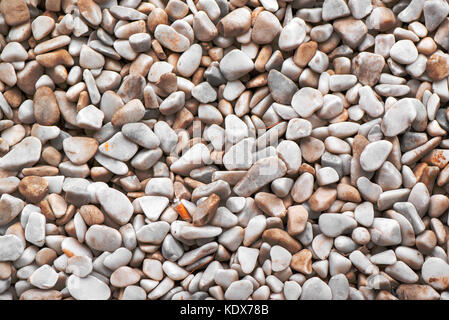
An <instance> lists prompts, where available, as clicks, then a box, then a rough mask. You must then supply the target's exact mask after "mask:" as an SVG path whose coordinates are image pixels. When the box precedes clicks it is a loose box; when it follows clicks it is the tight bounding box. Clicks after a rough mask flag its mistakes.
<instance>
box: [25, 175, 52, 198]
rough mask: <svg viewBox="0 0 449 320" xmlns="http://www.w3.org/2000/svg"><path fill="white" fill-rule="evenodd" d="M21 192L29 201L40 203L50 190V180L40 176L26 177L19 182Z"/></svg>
mask: <svg viewBox="0 0 449 320" xmlns="http://www.w3.org/2000/svg"><path fill="white" fill-rule="evenodd" d="M19 192H20V193H21V194H22V195H23V196H24V197H25V198H26V199H27V200H28V201H30V202H33V203H38V202H39V201H41V200H42V199H43V198H44V197H45V195H46V194H47V192H48V182H47V180H45V179H44V178H42V177H38V176H28V177H25V178H23V179H22V180H21V181H20V183H19Z"/></svg>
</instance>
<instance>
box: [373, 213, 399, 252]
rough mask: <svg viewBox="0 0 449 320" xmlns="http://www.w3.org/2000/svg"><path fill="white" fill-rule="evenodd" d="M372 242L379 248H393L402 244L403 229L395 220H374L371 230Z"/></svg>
mask: <svg viewBox="0 0 449 320" xmlns="http://www.w3.org/2000/svg"><path fill="white" fill-rule="evenodd" d="M370 233H371V241H373V242H374V243H375V244H377V245H379V246H392V245H397V244H399V243H401V240H402V237H401V228H400V226H399V223H398V222H397V221H396V220H393V219H386V218H374V220H373V224H372V225H371V229H370Z"/></svg>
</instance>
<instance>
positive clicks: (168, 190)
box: [145, 178, 174, 199]
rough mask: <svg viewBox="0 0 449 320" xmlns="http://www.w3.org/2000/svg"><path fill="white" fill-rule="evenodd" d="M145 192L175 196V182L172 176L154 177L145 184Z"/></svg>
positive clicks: (154, 194) (168, 196) (169, 196)
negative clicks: (171, 178)
mask: <svg viewBox="0 0 449 320" xmlns="http://www.w3.org/2000/svg"><path fill="white" fill-rule="evenodd" d="M145 194H147V195H150V196H152V195H153V196H164V197H167V198H170V199H171V198H173V196H174V189H173V182H172V181H171V180H170V178H152V179H150V181H148V183H147V185H146V186H145Z"/></svg>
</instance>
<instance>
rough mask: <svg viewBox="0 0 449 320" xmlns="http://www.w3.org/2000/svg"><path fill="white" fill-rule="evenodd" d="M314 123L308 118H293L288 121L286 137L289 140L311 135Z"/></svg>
mask: <svg viewBox="0 0 449 320" xmlns="http://www.w3.org/2000/svg"><path fill="white" fill-rule="evenodd" d="M311 133H312V124H311V123H310V121H308V120H306V119H299V118H296V119H291V120H290V121H289V122H288V126H287V131H286V133H285V137H286V138H287V139H289V140H296V139H301V138H305V137H308V136H310V134H311Z"/></svg>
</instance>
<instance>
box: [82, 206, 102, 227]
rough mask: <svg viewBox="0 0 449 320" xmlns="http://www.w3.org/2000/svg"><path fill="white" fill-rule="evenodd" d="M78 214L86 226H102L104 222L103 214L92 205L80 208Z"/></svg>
mask: <svg viewBox="0 0 449 320" xmlns="http://www.w3.org/2000/svg"><path fill="white" fill-rule="evenodd" d="M79 213H80V215H81V217H82V218H83V220H84V222H85V223H86V224H87V225H88V226H91V225H94V224H102V223H103V222H104V215H103V212H101V210H100V209H98V208H97V207H96V206H94V205H93V204H86V205H84V206H81V208H80V209H79Z"/></svg>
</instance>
